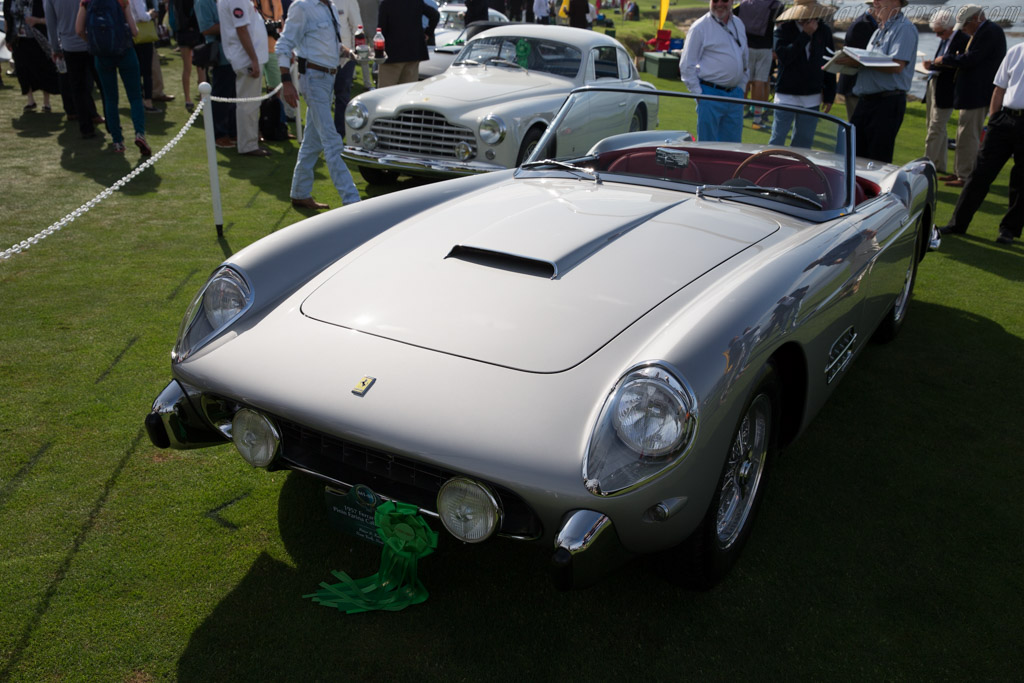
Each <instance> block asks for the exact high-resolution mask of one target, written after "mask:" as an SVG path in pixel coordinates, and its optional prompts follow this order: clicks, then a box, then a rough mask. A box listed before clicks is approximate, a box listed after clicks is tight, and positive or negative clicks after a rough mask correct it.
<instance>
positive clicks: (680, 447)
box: [583, 364, 697, 495]
mask: <svg viewBox="0 0 1024 683" xmlns="http://www.w3.org/2000/svg"><path fill="white" fill-rule="evenodd" d="M696 410H697V400H696V398H695V397H694V395H693V392H692V391H690V389H689V387H688V386H687V385H686V384H685V383H684V382H683V381H682V380H681V379H679V378H678V377H677V376H676V375H675V374H674V373H673V372H671V371H670V370H669V369H668V368H667V367H664V366H662V365H658V364H647V365H644V366H640V367H636V368H634V369H632V370H630V371H629V372H627V373H626V374H625V375H623V376H622V378H621V379H620V380H619V382H618V384H616V385H615V388H614V389H613V390H612V392H611V393H610V394H609V396H608V400H607V401H605V405H604V408H603V409H602V410H601V415H600V417H599V418H598V420H597V424H596V425H595V426H594V432H593V434H592V435H591V437H590V445H589V447H588V449H587V456H586V458H585V459H584V462H583V481H584V483H585V485H586V487H587V489H588V490H589V491H590V492H591V493H593V494H596V495H610V494H613V493H618V492H621V491H623V490H626V489H630V488H633V487H635V486H636V485H638V484H640V483H642V482H644V481H647V480H648V479H650V478H651V477H654V476H655V475H657V474H659V473H660V472H662V471H663V470H665V469H666V468H667V467H669V466H670V465H672V464H673V463H675V462H678V461H679V460H680V459H681V458H682V456H683V455H684V454H685V453H686V450H687V447H688V446H689V445H690V444H691V443H692V442H693V435H694V433H695V431H696V429H697V414H696Z"/></svg>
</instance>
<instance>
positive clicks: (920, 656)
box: [177, 301, 1024, 681]
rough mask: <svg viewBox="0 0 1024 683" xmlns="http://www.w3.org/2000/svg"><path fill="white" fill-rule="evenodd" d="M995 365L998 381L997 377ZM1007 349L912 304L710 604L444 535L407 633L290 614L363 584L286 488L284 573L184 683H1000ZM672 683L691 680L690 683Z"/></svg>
mask: <svg viewBox="0 0 1024 683" xmlns="http://www.w3.org/2000/svg"><path fill="white" fill-rule="evenodd" d="M993 358H1001V359H1005V360H1009V361H1011V362H1010V363H992V362H988V360H987V359H993ZM1022 361H1024V341H1022V340H1021V339H1020V338H1018V337H1016V336H1014V335H1013V334H1011V333H1009V332H1007V331H1006V330H1005V329H1003V328H1002V327H1001V326H1000V325H998V324H995V323H993V322H992V321H991V320H988V319H985V318H981V317H979V316H977V315H974V314H973V313H972V312H970V311H962V310H957V309H953V308H950V307H946V306H941V305H937V304H932V303H924V302H920V301H913V302H912V303H911V307H910V310H909V313H908V319H907V322H906V325H905V327H904V329H903V331H902V334H901V336H900V337H899V338H898V339H897V340H896V341H895V342H893V343H891V344H888V345H885V346H880V345H874V344H870V345H868V346H867V347H865V349H864V351H863V353H862V354H861V356H860V358H859V359H858V360H857V361H856V362H855V363H854V364H853V365H852V366H851V369H850V370H849V372H848V373H847V374H846V375H845V377H844V378H843V380H842V382H841V384H839V386H838V388H837V390H836V392H835V395H834V396H833V397H832V399H831V401H830V402H829V403H828V404H827V405H826V406H825V408H824V409H823V410H822V412H821V414H820V415H819V416H818V417H817V419H816V420H815V421H814V422H813V423H812V424H811V426H810V428H809V429H808V430H807V432H806V433H805V434H804V435H803V436H802V437H801V438H800V439H799V440H798V441H797V442H796V443H795V444H793V445H792V446H790V447H789V448H788V449H787V450H786V451H785V452H784V453H782V454H781V457H779V458H778V459H777V461H776V462H775V463H774V467H773V469H771V470H769V474H768V476H769V477H770V478H769V480H768V481H767V485H768V487H767V489H766V497H765V500H764V505H763V506H762V509H761V513H760V516H759V519H758V520H757V523H756V526H755V529H754V533H753V535H752V538H751V541H750V543H749V544H748V546H747V547H746V549H745V552H744V555H743V556H742V557H741V558H740V561H739V563H738V565H737V566H736V567H735V568H734V569H733V571H732V573H731V574H730V575H729V576H728V577H727V578H726V579H725V581H723V582H722V583H721V584H720V585H719V586H717V587H716V588H714V589H712V590H710V591H707V592H696V591H691V590H687V589H685V588H681V587H678V586H676V585H674V584H673V583H671V582H669V581H666V580H664V578H663V577H662V576H661V575H659V574H656V573H655V572H653V571H652V568H651V566H652V564H653V563H649V562H644V561H633V562H630V563H628V564H626V565H625V566H623V567H621V568H619V569H617V570H615V571H613V572H611V573H610V574H609V575H608V576H607V577H606V578H605V579H604V580H603V581H602V582H601V583H599V584H598V585H595V586H593V587H591V588H589V589H586V590H582V591H575V592H569V593H559V592H557V591H555V590H554V588H553V587H552V585H551V583H550V581H549V580H548V578H547V576H546V564H547V560H548V558H549V557H550V552H551V549H550V548H549V547H547V546H542V545H537V544H522V543H517V542H514V541H509V540H505V539H497V540H495V541H492V542H488V543H484V544H481V545H478V546H468V545H461V544H459V543H456V542H454V541H453V540H452V539H451V537H450V536H448V535H447V534H446V533H444V532H442V533H441V538H440V542H439V547H438V550H437V551H436V552H435V553H434V554H433V555H431V556H429V557H427V558H424V559H423V560H421V562H420V576H421V578H422V580H423V582H424V584H425V585H426V587H427V589H428V590H429V591H430V598H429V599H428V600H427V601H426V602H425V603H423V604H421V605H417V606H414V607H410V608H408V609H406V610H404V611H402V612H397V613H389V612H374V613H365V614H357V615H346V614H343V613H341V612H338V611H335V610H332V609H328V608H325V607H321V606H319V605H316V604H314V603H313V602H311V601H310V600H306V599H303V598H302V595H304V594H306V593H312V592H314V591H315V590H317V588H318V585H319V583H320V582H322V581H326V582H331V583H333V581H334V580H333V578H332V577H331V575H330V571H331V570H333V569H337V570H343V571H346V572H347V573H349V575H350V576H352V577H353V578H360V577H363V576H368V575H370V574H372V573H374V572H375V571H376V570H377V561H378V558H379V551H378V549H377V548H376V546H373V545H371V544H368V543H365V542H362V541H358V540H355V539H349V538H347V537H345V536H342V535H341V534H340V533H339V532H337V531H335V530H334V529H332V528H331V526H330V525H329V523H328V520H327V513H326V510H325V508H324V504H323V497H322V487H321V486H320V485H319V484H317V483H316V482H315V481H313V480H312V479H309V478H307V477H304V476H302V475H298V474H291V475H290V476H289V477H288V478H287V479H286V481H285V483H284V485H283V486H282V489H281V494H280V499H279V509H278V521H279V531H280V534H281V538H282V540H283V542H284V544H285V547H286V548H287V550H288V552H289V553H290V554H291V560H292V562H291V563H285V562H282V561H280V560H277V559H275V558H273V557H271V556H270V555H268V554H263V555H261V556H260V557H259V558H258V559H257V560H256V561H255V562H254V563H253V564H252V566H251V567H250V568H249V570H248V572H247V573H246V575H245V576H244V578H242V580H241V581H240V582H239V583H238V584H237V586H236V587H235V588H234V590H232V591H231V593H229V594H228V595H227V596H225V598H224V599H223V600H222V602H221V603H220V604H219V605H217V607H216V608H215V609H214V610H213V611H212V612H211V613H210V614H209V615H208V616H207V617H206V619H205V621H204V622H203V623H202V624H201V625H200V626H199V627H198V628H197V629H196V630H195V631H194V632H193V633H192V637H191V639H190V641H189V644H188V646H187V648H186V649H185V651H184V652H183V653H182V656H181V658H180V659H179V662H178V671H177V674H178V678H179V679H180V680H182V681H207V680H225V679H228V680H257V679H258V680H279V679H291V680H374V681H377V680H417V681H423V680H517V681H522V680H530V679H534V678H539V679H543V680H553V679H561V680H581V679H584V678H588V677H596V678H597V679H599V680H615V679H619V678H626V677H635V676H636V674H637V672H638V671H643V672H644V677H645V678H650V679H655V680H658V679H664V680H669V679H677V678H681V679H687V678H692V679H696V680H744V679H755V678H756V679H757V680H763V679H765V678H773V677H778V678H785V679H787V680H792V679H794V678H795V679H798V680H799V679H815V678H817V679H834V678H837V677H838V678H843V679H845V678H856V679H869V680H871V679H873V680H881V679H891V678H908V679H922V680H924V679H929V678H938V679H944V678H953V677H955V678H960V677H963V678H968V677H969V678H971V679H995V680H1000V679H1012V678H1015V677H1016V676H1017V674H1018V673H1019V672H1018V671H1017V670H1016V669H1015V668H1014V664H1013V662H1012V661H1010V660H1012V658H1007V657H1005V656H1000V654H999V653H1005V652H1010V651H1014V648H1015V647H1016V646H1017V642H1016V641H1017V636H1016V635H1015V634H1016V633H1017V629H1016V625H1017V624H1018V623H1019V615H1020V614H1021V613H1024V598H1022V595H1024V591H1021V590H1020V589H1021V587H1022V586H1021V577H1020V572H1019V567H1020V565H1021V563H1022V562H1024V556H1022V550H1021V546H1020V544H1019V543H1018V542H1017V540H1018V539H1020V538H1021V537H1022V535H1024V519H1022V518H1021V516H1020V514H1019V512H1020V508H1019V505H1017V504H1015V503H1013V502H1012V501H1015V500H1016V499H1017V495H1018V493H1019V486H1020V482H1021V480H1022V475H1024V466H1022V464H1021V460H1020V458H1019V434H1018V430H1016V429H1013V428H1012V427H1011V426H1010V425H1007V426H1008V428H1007V429H1006V430H1005V431H999V430H996V431H993V430H991V429H985V428H982V427H981V425H990V424H992V422H991V419H981V418H982V417H983V416H985V415H988V414H989V413H990V412H991V411H993V410H1001V409H1004V408H1005V409H1007V410H1012V409H1013V406H1015V405H1017V402H1018V401H1019V388H1020V386H1021V385H1022V384H1024V362H1022ZM687 674H689V675H687Z"/></svg>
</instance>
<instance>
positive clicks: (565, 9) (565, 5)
mask: <svg viewBox="0 0 1024 683" xmlns="http://www.w3.org/2000/svg"><path fill="white" fill-rule="evenodd" d="M665 1H666V2H667V1H668V0H665ZM558 16H560V17H562V18H563V19H568V18H569V0H562V6H561V7H559V8H558Z"/></svg>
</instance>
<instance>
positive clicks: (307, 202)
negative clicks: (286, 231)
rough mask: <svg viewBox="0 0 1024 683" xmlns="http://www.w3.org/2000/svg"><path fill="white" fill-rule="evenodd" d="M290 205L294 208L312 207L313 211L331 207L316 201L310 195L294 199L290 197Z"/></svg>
mask: <svg viewBox="0 0 1024 683" xmlns="http://www.w3.org/2000/svg"><path fill="white" fill-rule="evenodd" d="M292 206H294V207H295V208H296V209H312V210H313V211H322V210H324V209H329V208H331V207H329V206H327V205H326V204H324V203H322V202H318V201H317V200H315V199H313V198H312V197H306V198H305V199H296V198H295V197H292Z"/></svg>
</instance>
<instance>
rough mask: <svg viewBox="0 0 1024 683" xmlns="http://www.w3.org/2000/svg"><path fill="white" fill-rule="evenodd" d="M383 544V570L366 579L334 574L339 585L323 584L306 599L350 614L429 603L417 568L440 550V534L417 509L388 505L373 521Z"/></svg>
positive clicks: (407, 506)
mask: <svg viewBox="0 0 1024 683" xmlns="http://www.w3.org/2000/svg"><path fill="white" fill-rule="evenodd" d="M373 521H374V523H375V524H376V525H377V535H379V536H380V537H381V539H382V540H383V541H384V548H383V550H382V551H381V556H380V570H379V571H378V572H377V573H376V574H374V575H372V576H367V577H366V578H363V579H353V578H352V577H350V576H349V575H348V574H346V573H345V572H339V571H334V572H331V574H333V575H334V577H335V578H336V579H338V583H335V584H327V583H321V584H320V588H321V590H319V591H317V592H316V593H310V594H309V595H304V596H302V597H304V598H312V599H313V601H314V602H318V603H320V604H321V605H324V606H325V607H334V608H335V609H339V610H341V611H343V612H346V613H347V614H356V613H358V612H370V611H372V610H388V611H393V612H394V611H398V610H400V609H405V608H406V607H408V606H409V605H418V604H419V603H421V602H423V601H424V600H426V599H427V589H426V588H425V587H424V586H423V584H422V583H421V582H420V580H419V577H418V576H417V574H416V564H417V562H418V561H419V559H420V558H421V557H426V556H427V555H429V554H430V553H432V552H434V549H435V548H437V534H436V533H435V532H434V531H433V530H432V529H431V528H430V527H429V526H427V522H426V520H424V519H423V518H422V517H420V515H419V510H418V509H417V508H416V506H415V505H408V504H406V503H394V502H391V501H389V502H387V503H384V504H382V505H380V506H379V507H378V508H377V510H376V512H375V513H374V518H373Z"/></svg>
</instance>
